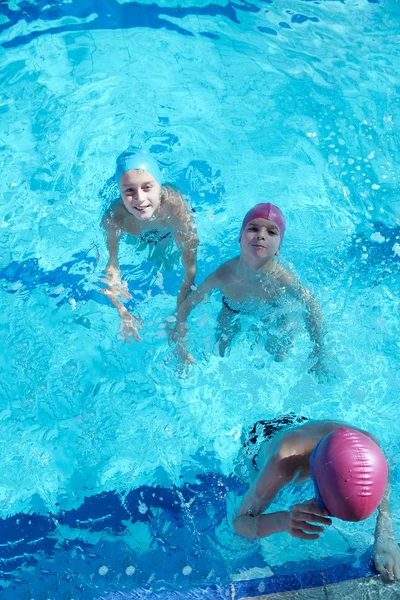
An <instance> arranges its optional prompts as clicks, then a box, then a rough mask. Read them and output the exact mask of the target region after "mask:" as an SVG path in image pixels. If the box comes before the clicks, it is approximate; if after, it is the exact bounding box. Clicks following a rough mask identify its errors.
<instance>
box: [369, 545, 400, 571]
mask: <svg viewBox="0 0 400 600" xmlns="http://www.w3.org/2000/svg"><path fill="white" fill-rule="evenodd" d="M374 563H375V567H376V570H377V571H378V573H379V574H380V575H381V577H382V579H384V580H385V581H398V580H399V579H400V550H399V547H398V545H397V543H396V542H395V540H394V539H393V538H390V537H387V536H385V535H381V536H379V537H378V538H377V540H376V542H375V555H374Z"/></svg>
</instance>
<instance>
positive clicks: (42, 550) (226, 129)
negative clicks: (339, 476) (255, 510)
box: [0, 0, 400, 600]
mask: <svg viewBox="0 0 400 600" xmlns="http://www.w3.org/2000/svg"><path fill="white" fill-rule="evenodd" d="M398 34H399V20H398V16H397V14H396V3H395V2H392V1H390V0H388V1H383V2H380V3H376V2H368V1H367V0H360V1H355V0H353V1H349V2H347V1H346V2H335V1H321V2H306V1H304V2H302V1H299V0H296V1H295V0H287V2H285V3H282V2H279V1H278V0H268V1H262V0H252V1H251V2H248V1H243V0H238V1H237V2H214V3H212V4H207V3H206V2H203V1H202V0H194V1H193V2H191V3H189V2H188V1H185V2H184V3H181V4H179V6H178V4H177V3H172V2H163V4H162V5H161V4H160V5H157V4H152V3H150V2H142V3H137V2H120V3H118V2H116V1H115V0H102V1H99V2H82V1H78V0H72V1H70V2H52V3H51V4H49V3H46V2H44V1H38V2H33V1H31V2H27V1H23V2H18V1H14V0H11V1H10V2H9V3H8V5H5V4H3V5H2V8H1V15H0V48H1V49H0V53H1V65H2V67H1V90H2V96H1V105H0V112H1V141H2V162H3V169H2V172H3V177H2V180H1V182H0V186H1V195H2V203H1V206H2V215H1V226H2V235H1V257H2V260H1V273H0V274H1V285H2V292H3V293H2V296H1V297H2V328H1V335H2V338H1V340H2V347H3V348H4V349H6V352H4V353H3V355H2V367H3V369H2V377H1V410H0V416H1V420H2V436H1V444H0V448H1V455H0V456H1V461H0V465H1V467H0V470H1V471H0V472H1V478H0V482H1V483H0V498H1V503H0V506H1V513H0V517H1V522H0V523H1V524H0V527H1V531H2V535H1V541H0V548H1V551H0V558H1V566H2V580H1V585H2V587H3V592H2V597H4V598H6V599H8V598H13V599H14V598H34V599H35V600H36V599H37V598H39V597H43V598H44V597H46V598H52V599H53V598H55V599H57V600H58V599H59V598H75V599H76V598H85V599H91V598H93V599H94V598H100V597H107V596H108V597H110V594H113V593H116V592H118V591H120V592H123V591H132V590H133V591H134V592H135V594H137V595H138V596H137V597H145V593H146V592H145V591H144V590H145V589H147V590H152V591H151V592H150V591H149V592H148V596H149V597H150V594H151V593H153V592H154V594H158V596H159V597H162V594H163V593H164V591H163V590H168V591H169V593H171V594H175V595H176V594H177V593H178V592H179V590H186V592H185V593H186V594H189V591H188V590H195V589H197V588H201V589H202V590H203V594H205V593H209V594H211V597H217V594H219V593H220V594H221V597H226V596H227V594H229V593H231V590H232V588H231V585H232V582H234V581H237V580H241V581H243V580H244V581H246V582H247V583H246V584H242V585H243V586H246V585H247V587H246V588H243V589H246V594H247V595H250V592H251V593H252V595H255V593H253V592H254V591H255V592H258V593H260V592H263V591H272V590H273V589H275V590H280V589H294V588H296V586H297V587H307V585H308V584H310V585H311V584H312V585H317V584H318V581H322V580H323V581H333V580H335V578H336V579H337V578H340V577H341V573H346V574H347V575H346V576H348V577H353V576H354V577H356V576H362V575H365V574H368V573H369V572H370V571H369V569H370V567H369V561H370V558H371V542H372V539H373V526H374V523H373V520H372V519H371V520H369V521H367V522H365V523H363V524H343V523H342V524H339V525H335V527H334V528H332V530H330V531H329V532H326V534H325V535H324V537H323V538H322V539H321V540H320V541H319V542H318V543H314V544H309V545H307V544H304V543H302V542H300V541H295V540H290V539H289V538H288V537H287V536H283V535H282V536H276V538H270V539H267V540H265V541H263V542H261V543H260V544H255V543H254V544H253V543H248V542H246V541H245V540H243V539H241V538H239V537H237V536H235V535H234V534H233V531H232V529H231V526H230V518H231V515H232V513H233V511H234V507H235V505H236V502H237V500H238V498H240V496H241V495H242V494H243V492H244V489H245V485H244V483H243V482H242V481H241V480H240V479H239V478H238V477H237V476H236V475H235V474H234V468H235V461H236V457H237V453H238V450H239V447H240V435H241V432H242V430H244V429H247V428H248V427H250V426H252V425H253V423H254V422H255V421H256V420H258V419H265V418H268V417H271V416H274V415H276V414H279V413H281V412H288V411H290V410H294V411H295V412H297V413H298V414H302V415H305V416H307V417H312V418H332V417H333V416H334V417H335V418H338V419H344V420H346V421H348V422H349V423H355V424H359V425H360V426H362V427H364V428H365V429H368V430H370V431H371V432H373V433H375V434H376V435H377V436H378V437H379V438H380V440H381V442H382V446H383V447H384V449H385V452H386V454H387V456H388V457H389V459H390V461H391V467H392V477H393V481H394V483H395V482H398V481H399V478H400V472H399V462H400V456H399V451H398V442H399V433H400V425H399V424H398V420H397V419H396V418H395V417H396V415H397V405H398V395H399V389H400V385H399V383H400V382H399V352H398V350H399V342H398V325H399V322H398V311H399V295H398V281H399V264H400V209H399V202H398V163H399V150H398V147H399V134H398V119H399V112H400V111H399V96H398V91H399V78H398V72H397V71H396V69H395V65H397V64H398V63H399V50H398V47H397V45H396V44H397V42H398ZM130 141H133V142H134V143H136V144H137V145H143V146H144V147H146V148H147V149H148V150H150V151H151V152H153V153H154V154H155V155H156V156H157V158H158V160H159V161H160V163H161V165H162V167H163V169H164V173H165V176H166V179H167V180H169V181H171V182H172V183H174V184H175V185H177V186H178V187H179V188H180V189H181V190H182V191H183V192H184V193H185V194H187V195H188V196H190V198H191V202H192V205H193V207H194V208H195V210H196V219H197V224H198V231H199V236H200V248H199V275H198V280H199V281H200V280H201V279H202V278H203V277H204V275H205V274H208V273H209V272H210V271H211V270H212V269H213V268H214V266H215V264H217V263H219V262H222V261H223V260H226V259H228V258H230V257H231V256H234V255H235V253H236V252H237V235H238V229H239V226H240V222H241V219H242V217H243V214H244V212H245V210H247V209H248V208H250V207H251V206H252V205H253V204H255V202H257V201H259V200H260V199H263V198H265V197H267V198H268V200H271V201H272V202H276V203H278V204H279V205H280V206H281V207H282V209H283V210H284V212H285V214H286V215H287V221H288V228H287V233H286V238H285V244H284V247H283V250H282V257H283V260H285V261H286V262H287V263H288V264H292V265H293V266H294V268H295V269H296V271H297V272H298V273H299V274H300V276H301V278H302V280H303V281H304V283H306V284H307V285H309V286H310V287H311V288H312V289H313V290H314V292H315V293H316V296H317V298H318V300H319V301H320V303H321V305H322V307H323V311H324V315H325V318H326V321H327V326H328V336H327V339H328V342H329V345H330V348H331V351H332V355H333V357H334V363H333V364H334V370H335V371H336V373H337V380H336V381H332V382H329V383H326V384H318V382H317V381H316V380H315V379H314V378H313V377H311V376H310V375H308V374H307V369H308V366H309V364H308V360H307V355H308V351H309V349H310V344H309V341H308V338H307V335H306V333H305V332H304V330H301V331H300V332H299V335H298V337H297V340H296V345H295V348H294V350H293V352H292V353H291V355H290V356H289V358H288V359H287V360H286V361H285V362H283V363H280V364H278V363H274V362H273V361H271V360H270V358H268V357H265V356H264V354H263V352H262V350H261V348H259V349H257V348H256V349H252V346H251V339H250V338H249V336H248V334H247V332H246V327H245V328H244V331H243V334H242V335H241V337H240V338H239V340H238V342H237V343H236V345H235V346H234V348H233V349H232V352H231V355H230V356H229V357H228V358H225V359H220V358H217V357H216V356H214V355H213V352H212V350H213V339H214V330H215V316H216V314H217V310H219V304H220V299H219V298H218V296H216V297H214V298H213V299H212V300H211V301H210V303H209V304H207V305H203V306H202V307H199V308H198V309H197V310H196V312H195V313H194V315H193V319H192V323H194V324H195V334H192V338H191V343H192V347H194V348H195V350H194V352H195V355H196V358H197V360H198V367H197V368H195V369H193V370H192V371H191V372H190V374H189V376H188V377H186V378H182V379H179V378H178V376H177V373H176V370H175V367H174V363H173V361H169V359H170V357H171V354H170V349H169V347H168V344H167V339H166V335H165V330H164V321H165V318H166V317H168V315H170V314H171V313H172V312H173V310H174V306H175V298H174V296H175V295H176V291H177V289H178V281H179V279H178V277H179V269H178V270H174V269H173V268H170V269H169V270H167V269H160V268H159V265H158V264H156V263H154V262H153V261H152V259H151V257H148V258H149V260H148V261H147V262H146V261H145V267H144V268H142V266H141V265H142V263H143V260H144V259H146V258H147V255H146V250H145V249H143V250H140V252H136V251H135V252H133V247H132V245H131V244H129V243H128V242H126V243H125V242H124V243H123V245H122V248H121V263H122V264H123V272H124V273H125V276H126V278H127V279H128V281H129V283H130V287H131V289H133V290H134V292H135V293H134V294H133V295H134V301H135V302H136V304H137V307H138V308H139V309H140V313H141V315H142V317H143V318H144V320H145V329H144V330H143V334H144V336H145V339H144V341H143V342H142V343H141V344H138V345H126V344H124V343H123V342H121V341H120V340H119V339H118V321H117V315H116V313H115V311H114V309H113V308H112V307H110V306H108V304H107V303H106V302H105V301H104V298H103V296H102V295H101V294H100V293H99V292H98V279H99V277H101V274H102V270H103V269H104V267H105V264H106V260H107V257H106V251H105V243H104V239H103V234H102V232H101V230H100V227H99V223H100V220H101V217H102V214H103V211H104V207H105V206H106V204H107V202H109V200H110V199H111V198H112V195H113V193H114V191H115V190H114V189H113V186H112V183H111V181H110V180H111V178H112V176H113V170H114V164H115V158H116V156H117V155H118V153H119V152H120V151H121V150H122V149H124V148H125V147H126V146H127V144H128V143H129V142H130ZM246 324H247V326H248V327H250V325H251V322H250V319H249V321H248V322H246ZM309 495H310V487H307V486H306V487H304V488H303V489H302V491H301V494H300V497H302V498H304V499H305V498H307V497H308V496H309ZM297 498H298V496H296V499H297ZM293 500H294V495H292V492H291V491H290V490H289V491H287V492H285V493H284V494H282V495H281V497H280V498H279V500H278V504H282V505H283V504H285V503H288V502H291V501H293ZM398 504H399V491H398V487H397V486H396V484H395V485H394V486H393V492H392V510H393V521H394V528H395V532H396V533H397V531H398V524H399V516H400V513H399V509H398ZM321 569H322V570H323V573H322V574H321ZM310 573H311V574H312V576H311V575H310ZM293 577H294V579H295V581H293ZM285 578H286V579H285ZM324 578H325V579H324ZM285 582H286V583H285ZM307 582H308V583H307ZM207 586H208V587H207ZM212 586H214V587H212ZM274 586H275V587H274ZM285 586H286V587H285ZM290 586H292V587H290ZM239 587H240V586H239ZM205 589H208V590H209V592H205V591H204V590H205ZM137 590H139V591H137ZM252 590H253V592H252ZM193 593H195V592H193ZM175 597H177V596H175ZM203 597H205V596H204V595H203ZM228 597H229V596H228ZM236 597H240V594H239V596H238V595H237V596H236Z"/></svg>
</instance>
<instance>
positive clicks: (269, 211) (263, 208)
mask: <svg viewBox="0 0 400 600" xmlns="http://www.w3.org/2000/svg"><path fill="white" fill-rule="evenodd" d="M254 219H267V220H268V221H272V222H273V223H275V225H276V226H277V227H278V229H279V233H280V235H281V241H280V244H279V248H280V247H281V246H282V242H283V236H284V234H285V228H286V221H285V217H284V216H283V212H282V211H281V209H280V208H278V207H277V206H275V204H271V202H262V203H261V204H256V205H255V206H254V207H253V208H251V209H250V210H249V212H248V213H247V214H246V216H245V218H244V219H243V223H242V227H241V229H240V236H239V240H240V238H241V237H242V233H243V229H244V228H245V227H246V225H247V224H248V223H250V221H254Z"/></svg>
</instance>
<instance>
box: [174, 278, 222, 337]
mask: <svg viewBox="0 0 400 600" xmlns="http://www.w3.org/2000/svg"><path fill="white" fill-rule="evenodd" d="M217 287H219V281H218V271H214V273H211V274H210V275H209V276H208V277H206V278H205V280H204V281H203V282H202V283H201V284H200V285H199V287H198V288H197V289H195V290H194V291H193V292H191V294H189V296H188V297H187V298H186V300H184V301H183V302H182V303H181V305H180V306H179V308H178V311H177V315H176V325H175V332H176V334H177V335H178V337H184V336H185V334H186V333H187V329H188V328H187V325H186V321H187V318H188V316H189V315H190V313H191V311H192V310H193V309H194V307H195V306H197V304H199V303H200V302H201V301H202V300H203V298H204V296H205V295H206V294H207V293H208V292H210V291H211V290H213V289H215V288H217Z"/></svg>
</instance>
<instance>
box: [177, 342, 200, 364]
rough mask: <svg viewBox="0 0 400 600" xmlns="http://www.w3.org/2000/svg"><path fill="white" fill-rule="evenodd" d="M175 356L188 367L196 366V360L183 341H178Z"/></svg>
mask: <svg viewBox="0 0 400 600" xmlns="http://www.w3.org/2000/svg"><path fill="white" fill-rule="evenodd" d="M174 356H175V358H176V359H177V361H179V362H180V363H182V364H184V365H186V366H189V365H195V364H196V359H195V358H194V356H192V355H191V354H190V352H188V350H187V349H186V346H185V343H184V341H183V340H178V342H177V344H176V346H175V348H174Z"/></svg>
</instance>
